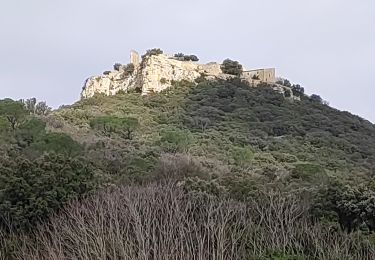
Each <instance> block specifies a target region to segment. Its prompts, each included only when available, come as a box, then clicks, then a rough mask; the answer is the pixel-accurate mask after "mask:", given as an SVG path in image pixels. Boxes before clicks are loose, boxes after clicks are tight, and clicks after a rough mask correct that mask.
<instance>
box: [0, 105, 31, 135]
mask: <svg viewBox="0 0 375 260" xmlns="http://www.w3.org/2000/svg"><path fill="white" fill-rule="evenodd" d="M27 114H28V112H27V110H26V107H25V106H24V104H23V103H22V102H21V101H13V100H11V99H3V100H0V117H4V118H5V119H6V120H7V121H8V123H9V125H10V127H11V128H12V130H15V129H16V128H17V127H18V126H19V125H20V124H21V123H22V120H23V119H25V117H26V115H27Z"/></svg>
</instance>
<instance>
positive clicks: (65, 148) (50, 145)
mask: <svg viewBox="0 0 375 260" xmlns="http://www.w3.org/2000/svg"><path fill="white" fill-rule="evenodd" d="M29 149H30V150H31V151H32V152H34V151H38V152H40V153H43V152H54V153H56V154H64V155H67V156H77V155H80V154H81V153H82V150H83V148H82V146H81V145H80V144H79V143H77V142H76V141H74V140H73V139H72V138H71V137H70V136H69V135H67V134H65V133H47V134H45V135H44V136H43V137H42V138H40V139H39V140H38V141H37V142H34V143H32V144H31V145H30V148H29Z"/></svg>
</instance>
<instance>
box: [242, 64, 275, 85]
mask: <svg viewBox="0 0 375 260" xmlns="http://www.w3.org/2000/svg"><path fill="white" fill-rule="evenodd" d="M242 78H243V79H244V80H246V81H248V82H250V83H251V84H253V85H257V84H259V83H260V82H266V83H271V84H273V83H275V82H276V73H275V69H274V68H269V69H257V70H248V71H244V72H243V73H242Z"/></svg>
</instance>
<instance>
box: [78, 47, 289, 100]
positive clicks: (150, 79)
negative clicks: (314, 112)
mask: <svg viewBox="0 0 375 260" xmlns="http://www.w3.org/2000/svg"><path fill="white" fill-rule="evenodd" d="M130 64H132V65H131V67H133V68H132V70H131V71H129V69H128V68H129V65H127V66H118V67H117V68H116V69H115V70H113V71H108V72H106V73H105V75H101V76H93V77H90V78H89V79H87V80H86V82H85V85H84V87H83V89H82V93H81V97H82V98H89V97H92V96H94V95H95V94H96V93H102V94H105V95H115V94H116V93H117V92H119V91H124V92H128V91H129V90H132V89H136V88H138V90H139V91H140V92H141V93H142V95H148V94H150V93H155V92H160V91H163V90H165V89H167V88H170V87H171V86H172V82H173V81H181V80H187V81H191V82H195V80H196V79H197V78H199V77H202V76H204V77H206V78H207V79H228V78H233V77H234V76H233V75H229V74H224V73H223V72H222V70H221V64H219V63H216V62H211V63H207V64H199V63H198V62H194V61H183V60H181V59H176V58H174V57H172V56H169V55H166V54H158V55H151V56H148V57H147V58H146V59H144V60H143V61H142V59H141V58H140V56H139V54H138V53H137V52H136V51H134V50H132V51H131V52H130ZM240 78H241V79H242V80H244V81H247V82H248V83H250V85H252V86H257V85H259V84H260V83H269V84H271V85H273V86H274V89H276V90H277V91H279V92H282V93H284V92H285V87H284V86H281V85H277V84H276V83H275V82H276V75H275V69H274V68H270V69H257V70H244V71H243V73H242V75H241V76H240Z"/></svg>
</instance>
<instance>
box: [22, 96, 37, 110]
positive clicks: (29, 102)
mask: <svg viewBox="0 0 375 260" xmlns="http://www.w3.org/2000/svg"><path fill="white" fill-rule="evenodd" d="M23 103H24V104H25V107H26V110H27V111H28V112H29V113H30V114H35V106H36V98H29V99H26V100H25V101H23Z"/></svg>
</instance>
